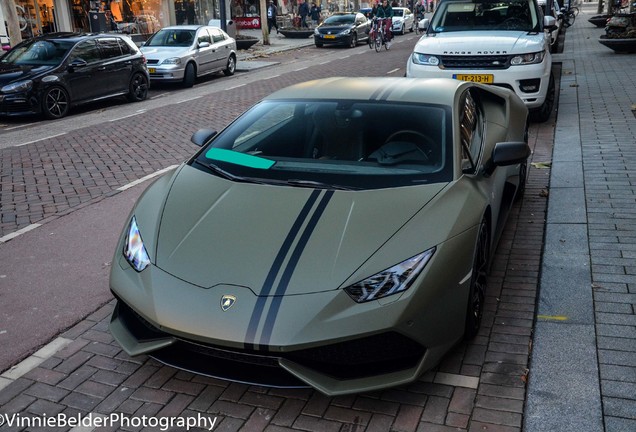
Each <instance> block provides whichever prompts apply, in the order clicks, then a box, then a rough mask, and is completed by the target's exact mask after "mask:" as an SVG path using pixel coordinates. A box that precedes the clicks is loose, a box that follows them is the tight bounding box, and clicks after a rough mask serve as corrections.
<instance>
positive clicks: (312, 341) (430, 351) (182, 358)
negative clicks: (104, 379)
mask: <svg viewBox="0 0 636 432" xmlns="http://www.w3.org/2000/svg"><path fill="white" fill-rule="evenodd" d="M474 231H475V230H468V231H466V232H465V233H463V234H462V235H459V236H455V237H453V238H452V239H450V240H448V241H446V242H445V243H443V244H442V245H438V247H437V250H436V253H435V255H434V256H433V257H432V259H431V261H430V262H429V263H428V265H427V267H426V268H425V269H424V271H423V272H422V274H420V276H419V277H418V279H417V280H416V281H415V282H414V284H413V286H411V288H410V289H409V290H407V291H405V292H403V293H401V294H396V295H393V296H389V297H386V298H383V299H380V300H377V301H370V302H366V303H359V304H358V303H355V302H354V301H353V300H352V299H351V298H350V297H349V296H348V294H346V292H344V290H342V289H337V290H333V291H325V292H319V293H313V294H304V295H293V296H284V297H279V298H277V299H275V297H273V296H272V297H258V296H256V295H255V294H254V292H253V291H252V290H251V289H249V288H247V287H241V286H236V285H226V284H217V285H214V286H212V287H209V288H203V287H199V286H195V285H192V284H189V283H187V282H185V281H183V280H182V279H179V278H176V277H174V276H172V275H170V274H168V273H166V272H164V271H163V270H161V269H159V268H157V267H156V266H154V265H152V264H151V265H150V266H148V267H147V268H146V269H145V270H144V271H142V272H141V273H137V272H136V271H134V270H133V269H132V268H130V266H129V265H128V263H127V262H126V260H125V259H124V258H123V257H122V256H121V254H119V255H120V256H119V257H116V259H115V260H114V261H113V266H112V270H111V278H110V286H111V290H112V291H113V293H114V295H115V297H116V298H117V299H118V302H117V306H116V309H115V311H114V312H113V316H112V319H111V323H110V330H111V333H112V334H113V336H114V338H115V340H116V341H117V342H118V343H119V344H120V345H121V346H122V348H123V349H124V350H125V351H126V352H127V353H128V354H129V355H132V356H135V355H141V354H147V355H150V356H151V357H153V358H155V359H157V360H158V361H161V362H163V363H165V364H168V365H171V366H174V367H177V368H181V369H185V370H188V371H190V372H194V373H198V374H202V375H208V376H213V377H215V378H220V379H227V380H231V381H236V382H243V383H248V384H256V385H265V386H272V387H307V386H311V387H313V388H316V389H318V390H319V391H321V392H323V393H324V394H327V395H330V396H334V395H341V394H349V393H360V392H366V391H373V390H378V389H382V388H386V387H391V386H396V385H400V384H406V383H409V382H412V381H414V380H416V379H417V378H418V377H419V376H420V375H421V374H422V373H423V372H424V371H425V370H427V369H430V368H431V367H433V366H435V365H436V364H437V363H438V362H439V360H440V359H441V358H442V356H443V355H444V354H445V353H446V352H447V351H448V350H449V349H450V348H451V347H452V346H453V345H454V344H456V343H457V341H458V340H460V339H461V337H462V335H463V331H464V318H465V313H466V307H467V297H468V288H469V283H470V278H467V277H466V274H467V273H469V272H470V271H471V270H472V252H473V251H472V247H470V248H466V242H467V241H469V242H472V241H473V240H472V238H473V237H474V236H475V232H474ZM120 246H121V242H120ZM118 250H122V248H121V247H120V248H118ZM436 261H437V262H436ZM449 262H452V263H453V271H448V266H447V265H446V266H445V265H442V264H443V263H449ZM224 297H225V298H226V297H233V298H234V303H233V305H232V306H231V308H229V309H226V310H225V311H223V308H222V307H221V301H222V299H223V298H224ZM264 299H265V300H266V303H264V306H263V310H264V311H265V313H264V314H263V319H261V320H257V322H258V326H257V327H256V328H255V331H254V332H253V333H252V334H251V333H250V326H249V323H250V322H251V321H252V318H253V316H255V315H256V314H257V312H256V311H257V310H258V302H259V300H260V301H263V300H264ZM276 300H280V303H279V307H278V308H277V310H276V312H275V314H274V315H273V316H267V320H265V317H266V315H267V312H268V311H271V310H273V308H272V304H273V303H274V302H275V301H276ZM269 318H272V319H273V325H272V326H271V327H269V329H268V326H267V321H268V320H269ZM290 324H293V325H290Z"/></svg>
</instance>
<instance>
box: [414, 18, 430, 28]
mask: <svg viewBox="0 0 636 432" xmlns="http://www.w3.org/2000/svg"><path fill="white" fill-rule="evenodd" d="M429 24H430V20H429V19H428V18H424V19H423V20H422V21H420V22H419V23H418V24H417V26H418V27H419V28H420V30H428V26H429Z"/></svg>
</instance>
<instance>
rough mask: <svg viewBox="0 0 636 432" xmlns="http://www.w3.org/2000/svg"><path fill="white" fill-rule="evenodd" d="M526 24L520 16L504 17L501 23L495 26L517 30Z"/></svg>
mask: <svg viewBox="0 0 636 432" xmlns="http://www.w3.org/2000/svg"><path fill="white" fill-rule="evenodd" d="M525 25H526V23H525V21H524V20H522V19H521V18H517V17H511V18H508V19H505V20H504V21H503V22H502V23H501V24H499V25H498V26H497V27H498V28H500V29H503V30H517V29H520V28H523V27H524V26H525Z"/></svg>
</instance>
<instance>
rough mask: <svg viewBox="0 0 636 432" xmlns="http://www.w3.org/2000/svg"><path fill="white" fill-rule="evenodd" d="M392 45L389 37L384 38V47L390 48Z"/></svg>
mask: <svg viewBox="0 0 636 432" xmlns="http://www.w3.org/2000/svg"><path fill="white" fill-rule="evenodd" d="M390 45H391V42H390V41H389V40H388V39H385V40H384V49H386V50H388V49H389V48H391V47H390Z"/></svg>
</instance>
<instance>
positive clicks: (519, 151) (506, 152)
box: [484, 141, 530, 176]
mask: <svg viewBox="0 0 636 432" xmlns="http://www.w3.org/2000/svg"><path fill="white" fill-rule="evenodd" d="M528 156H530V147H529V146H528V143H526V142H523V141H511V142H500V143H497V144H495V148H494V149H493V150H492V155H491V158H490V160H489V161H488V162H486V165H485V166H484V175H486V176H489V175H491V174H492V173H493V172H494V171H495V168H497V167H498V166H508V165H515V164H519V163H522V162H524V161H526V160H527V159H528Z"/></svg>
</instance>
